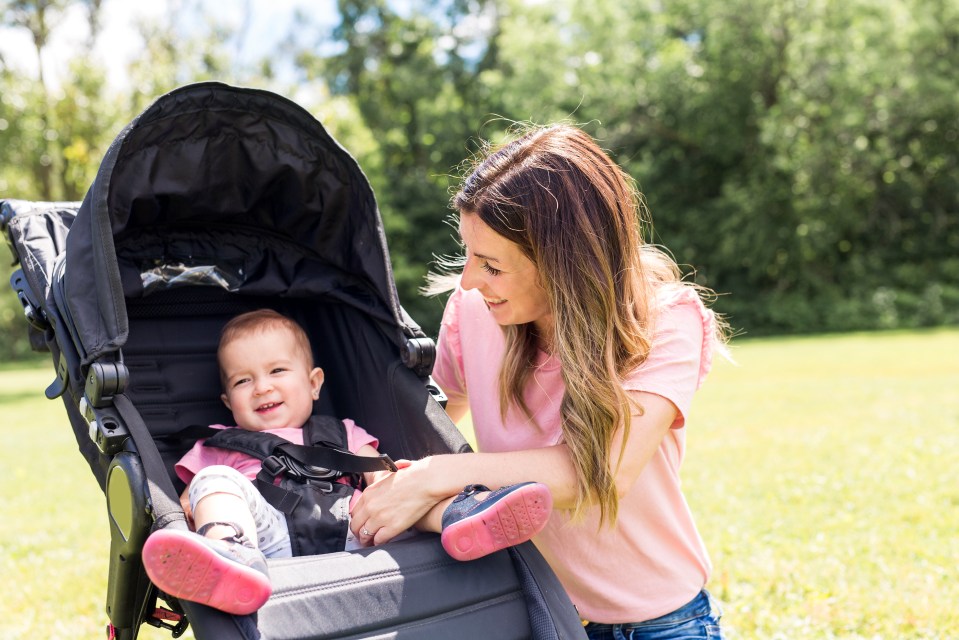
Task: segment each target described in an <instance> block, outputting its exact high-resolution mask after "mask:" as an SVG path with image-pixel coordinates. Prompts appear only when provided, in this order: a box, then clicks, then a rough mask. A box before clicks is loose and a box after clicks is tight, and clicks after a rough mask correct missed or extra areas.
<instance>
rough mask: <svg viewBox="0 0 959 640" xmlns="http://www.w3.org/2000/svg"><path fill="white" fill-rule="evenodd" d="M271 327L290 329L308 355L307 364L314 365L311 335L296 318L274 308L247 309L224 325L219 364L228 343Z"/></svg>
mask: <svg viewBox="0 0 959 640" xmlns="http://www.w3.org/2000/svg"><path fill="white" fill-rule="evenodd" d="M270 329H281V330H286V331H289V332H290V333H291V334H292V335H293V339H294V341H295V342H296V346H297V348H299V349H300V351H302V352H303V355H304V356H305V357H306V360H307V364H308V365H309V367H310V368H312V367H313V348H312V347H311V346H310V337H309V336H308V335H306V331H304V330H303V327H301V326H300V324H299V323H298V322H297V321H296V320H294V319H292V318H288V317H287V316H285V315H283V314H282V313H279V312H278V311H274V310H273V309H257V310H256V311H247V312H246V313H241V314H240V315H238V316H236V317H234V318H232V319H231V320H230V321H229V322H227V323H226V324H225V325H223V330H222V331H220V345H219V346H218V347H217V349H216V360H217V363H218V364H219V362H220V354H221V353H222V351H223V348H224V347H225V346H226V345H228V344H230V343H231V342H233V341H234V340H236V339H238V338H242V337H244V336H248V335H251V334H254V333H257V332H260V331H267V330H270ZM221 374H222V368H221Z"/></svg>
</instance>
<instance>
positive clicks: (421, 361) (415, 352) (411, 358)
mask: <svg viewBox="0 0 959 640" xmlns="http://www.w3.org/2000/svg"><path fill="white" fill-rule="evenodd" d="M400 356H401V357H402V358H403V364H405V365H406V366H407V367H409V368H410V369H412V370H413V371H415V372H416V375H418V376H420V377H421V378H425V377H426V376H428V375H430V373H432V371H433V364H434V363H435V362H436V343H435V342H433V340H432V339H430V338H410V339H409V340H407V341H406V344H405V345H403V349H402V351H401V353H400Z"/></svg>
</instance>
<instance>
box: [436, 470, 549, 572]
mask: <svg viewBox="0 0 959 640" xmlns="http://www.w3.org/2000/svg"><path fill="white" fill-rule="evenodd" d="M552 509H553V496H552V495H551V494H550V492H549V489H547V488H546V487H545V486H544V485H542V484H536V483H531V484H528V485H527V486H524V487H520V488H518V489H516V490H515V491H513V492H512V493H510V494H508V495H506V496H503V497H502V498H500V499H499V500H497V502H496V504H494V505H492V506H491V507H489V508H488V509H484V510H483V511H480V512H479V513H477V514H475V515H472V516H467V517H465V518H463V519H462V520H459V521H458V522H454V523H452V524H451V525H449V526H448V527H446V528H445V529H444V530H443V534H442V535H441V537H440V540H441V541H442V543H443V548H444V549H446V552H447V553H448V554H450V556H452V557H453V558H455V559H457V560H462V561H466V560H475V559H477V558H482V557H483V556H485V555H489V554H491V553H493V552H495V551H499V550H500V549H505V548H507V547H512V546H513V545H517V544H520V543H522V542H526V541H527V540H529V539H530V538H532V537H533V536H534V535H536V534H537V533H539V532H540V531H542V530H543V527H544V526H546V522H547V521H548V520H549V516H550V512H551V511H552Z"/></svg>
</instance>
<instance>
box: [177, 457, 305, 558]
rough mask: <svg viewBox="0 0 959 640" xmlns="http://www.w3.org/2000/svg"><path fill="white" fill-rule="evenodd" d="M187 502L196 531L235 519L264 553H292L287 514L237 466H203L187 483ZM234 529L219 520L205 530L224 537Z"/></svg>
mask: <svg viewBox="0 0 959 640" xmlns="http://www.w3.org/2000/svg"><path fill="white" fill-rule="evenodd" d="M190 504H191V505H192V507H193V519H194V521H195V523H196V528H197V531H199V530H200V528H201V527H202V526H204V525H207V524H210V523H220V522H225V523H236V524H237V525H239V526H240V528H241V529H242V530H243V533H244V534H245V535H246V537H247V538H248V539H249V540H250V541H251V542H252V543H253V544H254V546H256V547H258V548H259V549H260V550H261V551H262V552H263V554H264V555H266V557H268V558H289V557H290V556H292V555H293V552H292V549H291V548H290V532H289V528H288V527H287V524H286V517H285V516H284V515H283V514H282V513H280V512H279V511H277V510H276V509H275V508H274V507H273V505H271V504H270V503H268V502H267V501H266V499H265V498H264V497H263V496H262V495H261V494H260V492H259V491H257V490H256V487H254V486H253V483H252V482H250V481H249V480H248V479H247V478H246V477H245V476H244V475H243V474H242V473H240V472H239V471H237V470H236V469H233V468H231V467H226V466H220V465H216V466H212V467H206V468H205V469H202V470H201V471H200V472H199V473H198V474H196V477H194V478H193V482H191V483H190ZM233 533H234V532H233V528H232V527H231V526H223V525H219V524H214V525H213V526H211V527H209V528H208V529H207V530H206V531H204V535H205V536H206V537H208V538H225V537H228V536H230V535H232V534H233Z"/></svg>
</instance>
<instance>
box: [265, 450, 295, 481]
mask: <svg viewBox="0 0 959 640" xmlns="http://www.w3.org/2000/svg"><path fill="white" fill-rule="evenodd" d="M262 469H263V471H265V472H266V473H267V474H269V476H270V477H272V478H276V477H277V476H278V475H280V474H281V473H284V472H289V471H290V465H289V464H287V460H286V458H285V457H283V456H276V455H273V456H268V457H266V458H263V464H262ZM292 475H295V474H292Z"/></svg>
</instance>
